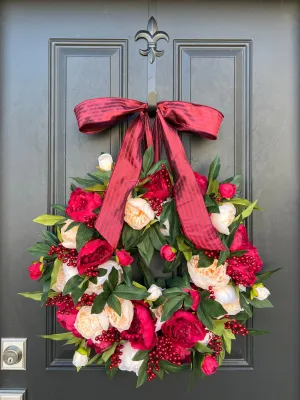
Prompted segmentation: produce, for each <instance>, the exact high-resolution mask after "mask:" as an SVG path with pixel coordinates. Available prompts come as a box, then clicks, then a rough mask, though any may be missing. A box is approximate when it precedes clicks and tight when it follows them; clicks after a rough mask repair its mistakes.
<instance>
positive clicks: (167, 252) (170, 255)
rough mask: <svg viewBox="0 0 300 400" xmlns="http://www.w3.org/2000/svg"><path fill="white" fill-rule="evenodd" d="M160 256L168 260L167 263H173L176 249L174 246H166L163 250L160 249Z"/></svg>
mask: <svg viewBox="0 0 300 400" xmlns="http://www.w3.org/2000/svg"><path fill="white" fill-rule="evenodd" d="M160 256H161V257H162V258H163V259H164V260H166V261H169V262H171V261H173V260H175V258H176V249H174V248H173V247H172V246H170V245H169V244H165V245H164V246H163V247H162V248H161V249H160Z"/></svg>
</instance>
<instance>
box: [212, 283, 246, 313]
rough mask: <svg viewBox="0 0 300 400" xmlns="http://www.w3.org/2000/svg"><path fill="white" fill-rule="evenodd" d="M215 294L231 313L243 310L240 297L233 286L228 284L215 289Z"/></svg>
mask: <svg viewBox="0 0 300 400" xmlns="http://www.w3.org/2000/svg"><path fill="white" fill-rule="evenodd" d="M214 296H215V298H216V301H218V302H219V303H220V304H222V306H223V308H225V310H226V312H227V313H228V314H229V315H235V314H238V313H239V312H240V311H242V308H241V305H240V300H239V297H238V295H237V293H236V291H235V289H234V287H233V286H231V285H227V286H224V287H221V288H218V289H215V290H214Z"/></svg>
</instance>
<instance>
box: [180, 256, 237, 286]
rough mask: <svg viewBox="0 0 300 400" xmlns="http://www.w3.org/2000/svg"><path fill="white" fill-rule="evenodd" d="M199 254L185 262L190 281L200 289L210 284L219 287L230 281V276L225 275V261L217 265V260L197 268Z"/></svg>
mask: <svg viewBox="0 0 300 400" xmlns="http://www.w3.org/2000/svg"><path fill="white" fill-rule="evenodd" d="M198 261H199V256H193V257H192V258H191V260H190V261H188V263H187V267H188V271H189V274H190V278H191V281H192V282H193V283H194V284H195V285H196V286H198V287H200V288H201V289H208V288H209V287H210V286H212V287H213V289H214V288H220V287H223V286H226V285H227V284H228V282H229V281H230V276H229V275H227V273H226V269H227V263H226V262H225V264H221V265H220V266H219V267H217V265H218V260H217V259H216V260H214V262H213V263H212V264H211V265H210V266H209V267H206V268H198Z"/></svg>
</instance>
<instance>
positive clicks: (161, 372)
mask: <svg viewBox="0 0 300 400" xmlns="http://www.w3.org/2000/svg"><path fill="white" fill-rule="evenodd" d="M154 373H155V375H156V376H157V377H158V378H159V379H160V380H161V381H162V380H163V379H164V373H165V371H164V370H163V369H162V368H160V369H159V370H158V371H156V369H154Z"/></svg>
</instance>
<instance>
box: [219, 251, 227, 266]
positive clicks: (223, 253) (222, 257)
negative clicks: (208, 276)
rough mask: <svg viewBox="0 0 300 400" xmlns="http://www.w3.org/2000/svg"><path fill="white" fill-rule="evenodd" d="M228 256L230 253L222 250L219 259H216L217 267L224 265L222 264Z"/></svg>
mask: <svg viewBox="0 0 300 400" xmlns="http://www.w3.org/2000/svg"><path fill="white" fill-rule="evenodd" d="M229 254H230V251H228V250H222V251H221V252H220V255H219V259H218V267H219V266H220V265H222V264H224V262H225V261H226V260H227V258H228V256H229Z"/></svg>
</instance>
